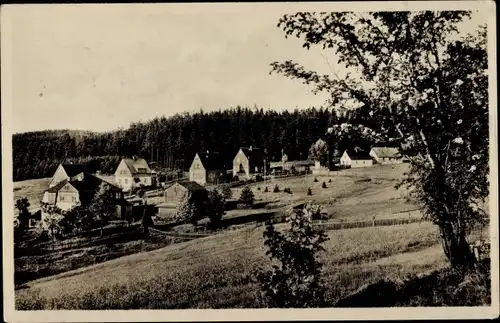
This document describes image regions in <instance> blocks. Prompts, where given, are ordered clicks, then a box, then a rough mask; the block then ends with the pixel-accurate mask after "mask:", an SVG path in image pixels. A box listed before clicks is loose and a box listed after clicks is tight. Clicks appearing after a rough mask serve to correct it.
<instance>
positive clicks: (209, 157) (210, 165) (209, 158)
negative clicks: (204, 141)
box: [198, 152, 226, 171]
mask: <svg viewBox="0 0 500 323" xmlns="http://www.w3.org/2000/svg"><path fill="white" fill-rule="evenodd" d="M198 157H200V160H201V163H202V164H203V167H205V170H207V171H210V170H218V169H220V170H224V169H226V162H225V160H224V156H222V154H220V153H218V152H200V153H198Z"/></svg>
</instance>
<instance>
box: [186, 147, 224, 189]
mask: <svg viewBox="0 0 500 323" xmlns="http://www.w3.org/2000/svg"><path fill="white" fill-rule="evenodd" d="M225 168H226V167H225V163H224V160H223V157H222V156H221V155H220V154H219V153H216V152H208V151H207V152H205V153H196V155H195V156H194V158H193V162H192V163H191V166H190V167H189V181H190V182H196V183H198V184H200V185H206V184H217V183H219V182H220V179H221V177H222V176H223V175H224V173H225V172H226V170H225Z"/></svg>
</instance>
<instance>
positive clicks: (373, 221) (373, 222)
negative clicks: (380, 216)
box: [372, 215, 375, 226]
mask: <svg viewBox="0 0 500 323" xmlns="http://www.w3.org/2000/svg"><path fill="white" fill-rule="evenodd" d="M372 225H373V226H375V215H374V216H373V220H372Z"/></svg>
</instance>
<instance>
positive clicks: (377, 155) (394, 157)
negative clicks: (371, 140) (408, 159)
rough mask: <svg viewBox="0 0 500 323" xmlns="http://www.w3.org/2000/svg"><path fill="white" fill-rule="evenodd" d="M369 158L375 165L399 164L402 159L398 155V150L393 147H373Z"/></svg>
mask: <svg viewBox="0 0 500 323" xmlns="http://www.w3.org/2000/svg"><path fill="white" fill-rule="evenodd" d="M370 156H371V157H372V158H373V159H374V160H375V162H376V163H377V164H382V165H387V164H401V163H402V162H403V159H402V158H401V156H400V154H399V150H398V149H397V148H394V147H373V148H372V149H371V150H370Z"/></svg>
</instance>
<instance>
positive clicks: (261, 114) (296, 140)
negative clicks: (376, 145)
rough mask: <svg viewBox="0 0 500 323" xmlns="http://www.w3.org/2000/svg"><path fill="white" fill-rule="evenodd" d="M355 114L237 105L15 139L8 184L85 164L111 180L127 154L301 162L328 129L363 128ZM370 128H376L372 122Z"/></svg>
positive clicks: (162, 159)
mask: <svg viewBox="0 0 500 323" xmlns="http://www.w3.org/2000/svg"><path fill="white" fill-rule="evenodd" d="M360 111H361V110H350V111H345V112H340V111H338V110H334V109H328V108H323V107H321V108H315V107H312V108H308V109H304V110H299V109H296V110H294V111H293V112H290V111H283V112H276V111H273V110H265V111H264V110H263V109H259V108H257V107H253V108H249V107H240V106H238V107H236V108H230V109H227V110H223V111H214V112H209V113H205V112H204V111H203V110H200V111H199V112H196V113H183V114H177V115H174V116H172V117H168V118H167V117H157V118H154V119H152V120H150V121H147V122H137V123H132V124H131V125H130V127H129V128H127V129H119V130H116V131H110V132H102V133H96V132H87V131H71V130H46V131H36V132H26V133H20V134H14V136H13V164H14V181H20V180H26V179H32V178H43V177H50V176H52V174H53V173H54V171H55V169H56V168H57V166H58V165H59V163H61V162H62V161H66V162H73V163H85V164H87V167H88V170H89V171H90V172H96V171H97V170H100V171H101V172H102V173H108V174H111V173H113V172H114V170H115V169H116V167H117V166H118V163H119V162H120V159H121V158H122V157H131V156H140V157H143V158H145V159H146V160H148V161H157V162H158V163H159V164H160V165H163V166H165V167H168V168H171V169H183V170H187V169H188V168H189V166H190V164H191V161H192V159H193V157H194V155H195V153H196V152H200V151H207V150H208V151H217V152H219V153H221V154H222V155H223V157H224V159H226V160H227V161H228V162H229V163H230V162H231V161H232V159H233V157H234V155H235V154H236V152H237V151H238V149H239V148H240V147H249V146H253V147H260V148H262V149H266V151H267V158H268V160H270V161H278V160H281V156H282V153H285V154H287V155H288V158H289V160H298V159H306V158H307V157H308V152H309V148H310V147H311V145H312V144H313V143H314V142H316V141H317V140H318V139H319V138H321V137H323V136H324V135H325V129H327V128H328V127H329V126H330V125H332V124H340V123H344V122H351V123H361V122H363V123H364V124H365V125H366V121H367V120H366V119H367V118H366V116H364V115H363V114H362V113H359V112H360ZM370 122H371V123H372V126H373V127H377V125H378V123H377V120H373V119H371V121H370ZM350 144H351V141H348V142H343V143H342V145H341V146H342V147H336V148H337V149H345V148H348V146H349V145H350ZM368 144H369V143H366V142H364V143H361V145H365V146H366V145H368ZM366 148H368V147H366Z"/></svg>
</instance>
